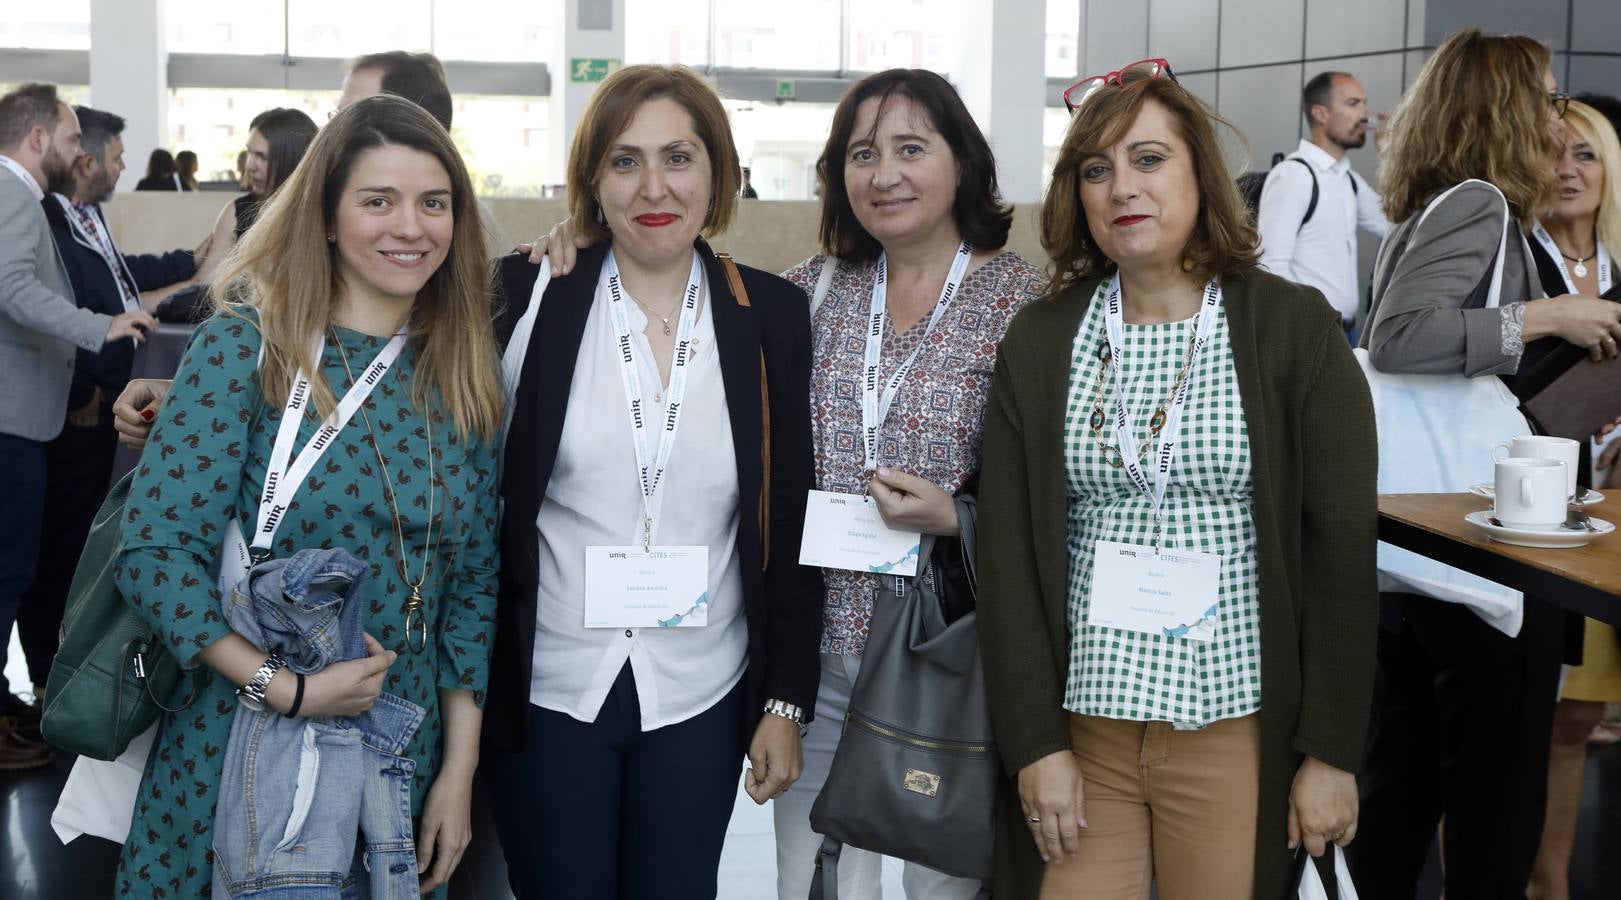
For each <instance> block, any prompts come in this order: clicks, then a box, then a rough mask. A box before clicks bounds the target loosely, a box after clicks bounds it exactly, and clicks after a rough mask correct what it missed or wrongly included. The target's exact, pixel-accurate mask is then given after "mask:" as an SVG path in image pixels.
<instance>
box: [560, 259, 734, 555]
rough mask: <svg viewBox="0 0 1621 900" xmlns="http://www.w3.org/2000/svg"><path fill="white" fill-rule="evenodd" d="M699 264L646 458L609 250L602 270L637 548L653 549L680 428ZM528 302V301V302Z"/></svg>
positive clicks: (630, 348)
mask: <svg viewBox="0 0 1621 900" xmlns="http://www.w3.org/2000/svg"><path fill="white" fill-rule="evenodd" d="M703 276H704V268H703V262H702V260H701V259H700V257H699V256H698V254H697V253H696V252H694V253H693V254H692V274H691V275H689V276H688V277H687V289H686V290H685V291H684V292H682V295H681V323H680V325H679V326H677V328H676V334H675V358H674V360H673V361H672V362H671V364H670V388H669V390H667V391H665V397H664V400H665V403H664V427H663V428H661V429H660V432H659V446H658V455H657V456H656V457H650V455H649V452H648V440H647V417H646V414H645V413H644V412H643V403H642V376H641V373H640V371H638V370H637V368H636V351H635V342H634V341H633V340H632V339H631V333H630V317H629V315H627V313H626V305H625V295H624V288H623V287H622V286H621V284H620V278H619V263H618V262H617V261H616V260H615V259H614V254H613V251H612V250H609V251H608V259H607V261H606V262H605V263H604V264H603V267H602V278H603V280H604V281H605V282H606V284H607V288H608V309H609V310H610V311H611V312H612V313H613V324H614V331H615V340H614V346H615V348H616V349H617V350H618V351H619V375H620V381H621V382H623V383H624V387H625V406H626V408H627V409H628V410H629V412H630V433H631V438H632V441H633V443H634V446H635V448H636V468H637V473H638V475H639V480H640V482H641V488H642V549H643V550H648V549H651V548H652V545H653V526H654V523H655V521H656V520H657V519H658V511H659V508H660V506H661V504H662V502H663V494H662V493H661V492H660V488H662V487H663V486H664V470H665V469H666V468H667V467H668V466H669V464H670V451H671V449H673V448H674V447H675V431H676V426H678V425H679V424H680V423H681V401H682V399H683V398H685V397H686V394H687V366H688V364H690V363H691V362H692V332H693V329H694V328H695V327H696V326H697V322H698V295H699V292H700V289H701V287H702V284H703ZM531 302H533V301H531Z"/></svg>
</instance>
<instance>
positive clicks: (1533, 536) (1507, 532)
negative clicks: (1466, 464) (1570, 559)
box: [1463, 509, 1615, 549]
mask: <svg viewBox="0 0 1621 900" xmlns="http://www.w3.org/2000/svg"><path fill="white" fill-rule="evenodd" d="M1491 514H1492V511H1491V510H1489V509H1483V510H1480V511H1479V512H1472V513H1469V514H1468V515H1466V516H1464V517H1463V520H1464V521H1465V522H1468V523H1469V524H1470V525H1473V526H1475V527H1476V528H1479V529H1480V530H1481V531H1483V532H1485V533H1486V536H1487V537H1489V538H1491V539H1492V540H1494V541H1497V542H1498V543H1501V544H1517V545H1519V546H1521V547H1543V548H1547V549H1563V548H1568V547H1581V546H1585V545H1586V544H1587V542H1589V541H1591V540H1592V539H1594V538H1598V537H1603V536H1605V535H1607V534H1609V533H1610V532H1612V531H1615V526H1614V525H1613V524H1611V523H1609V522H1607V521H1605V520H1603V519H1600V518H1597V517H1594V518H1593V519H1592V522H1593V527H1594V528H1596V529H1598V530H1597V531H1573V530H1571V529H1569V528H1566V527H1565V526H1564V525H1504V526H1497V525H1493V524H1492V523H1491V522H1488V521H1487V518H1488V517H1489V516H1491Z"/></svg>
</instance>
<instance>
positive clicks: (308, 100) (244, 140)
mask: <svg viewBox="0 0 1621 900" xmlns="http://www.w3.org/2000/svg"><path fill="white" fill-rule="evenodd" d="M333 87H334V88H336V87H337V85H336V84H334V85H333ZM278 106H285V107H292V108H294V109H298V110H301V111H303V113H304V114H305V115H307V116H309V117H310V118H311V119H313V120H315V124H317V125H321V124H323V123H325V122H326V120H327V116H328V115H329V114H331V113H332V112H333V111H335V110H336V109H337V108H338V92H337V91H336V90H331V91H302V92H301V91H283V90H248V89H242V88H171V89H170V90H169V142H168V144H167V146H166V149H167V150H169V151H170V152H172V153H179V152H180V151H181V150H190V151H192V152H193V153H196V154H197V180H198V181H235V180H236V156H237V154H238V153H241V152H242V151H243V150H245V149H247V145H248V123H250V122H252V121H253V117H254V116H257V115H258V114H260V113H262V112H264V111H265V110H267V109H274V108H275V107H278ZM137 164H139V165H145V163H144V162H141V161H139V160H130V165H131V166H132V167H134V166H136V165H137Z"/></svg>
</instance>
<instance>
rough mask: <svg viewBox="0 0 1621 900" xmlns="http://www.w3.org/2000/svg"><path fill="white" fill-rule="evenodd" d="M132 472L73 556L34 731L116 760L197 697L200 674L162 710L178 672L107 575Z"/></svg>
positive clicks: (119, 541) (117, 548)
mask: <svg viewBox="0 0 1621 900" xmlns="http://www.w3.org/2000/svg"><path fill="white" fill-rule="evenodd" d="M133 478H134V473H133V472H132V473H130V474H128V475H125V476H124V477H123V478H120V479H119V480H118V483H117V484H115V485H113V489H112V491H111V492H110V493H109V494H108V495H107V499H106V501H105V502H103V503H102V504H101V509H100V510H98V511H97V512H96V520H95V524H94V525H93V526H91V528H90V537H89V538H88V539H87V540H86V541H85V544H84V551H83V553H81V554H80V556H79V567H78V569H76V570H75V571H74V573H73V587H72V588H71V589H70V590H69V591H68V600H67V610H66V611H65V613H64V614H63V616H62V633H61V641H62V642H61V646H60V647H59V648H58V649H57V651H56V658H55V659H53V660H52V661H51V674H50V677H49V679H48V680H47V681H46V686H45V711H44V718H43V721H42V722H41V724H40V730H41V732H42V733H43V734H44V736H45V739H46V740H47V741H50V742H51V743H52V744H54V745H55V746H57V747H60V748H62V749H63V750H67V751H70V752H72V753H77V754H79V755H80V756H88V757H91V758H92V759H106V760H112V759H117V758H118V756H119V755H120V754H121V753H123V752H124V750H125V748H126V747H128V746H129V742H130V741H131V740H133V739H134V738H135V737H136V736H137V735H139V734H140V733H141V732H143V731H145V730H146V729H148V728H150V727H151V726H152V723H154V722H156V721H157V719H158V714H159V713H160V712H179V711H180V710H183V709H185V708H186V707H187V706H190V705H191V702H192V700H194V699H195V698H196V697H197V695H198V693H199V692H200V687H201V679H202V674H203V673H202V669H201V667H199V668H198V669H196V670H195V671H194V672H193V673H192V684H191V690H190V691H189V692H188V694H187V696H186V698H185V699H184V700H182V701H181V703H180V705H179V706H177V707H172V708H171V707H169V706H165V705H164V701H165V700H167V699H168V698H169V697H170V696H171V695H173V694H174V692H175V686H176V684H178V683H179V681H180V678H181V675H182V670H181V668H180V663H179V662H178V661H177V660H176V659H175V658H174V655H173V654H171V653H170V652H169V651H168V650H167V649H166V648H165V647H164V646H163V641H162V639H161V637H160V636H159V635H157V634H155V633H153V631H152V627H151V626H150V625H148V624H146V622H145V621H144V620H143V619H142V618H141V616H140V615H139V614H138V613H136V611H135V609H134V608H133V607H132V606H130V605H129V604H128V603H126V602H125V601H124V596H123V594H121V593H119V590H118V585H117V584H116V583H114V581H113V568H114V567H115V566H116V565H117V564H118V555H119V553H120V552H122V551H123V549H124V540H123V531H122V529H123V523H124V502H125V500H127V499H128V497H129V487H130V481H131V480H132V479H133Z"/></svg>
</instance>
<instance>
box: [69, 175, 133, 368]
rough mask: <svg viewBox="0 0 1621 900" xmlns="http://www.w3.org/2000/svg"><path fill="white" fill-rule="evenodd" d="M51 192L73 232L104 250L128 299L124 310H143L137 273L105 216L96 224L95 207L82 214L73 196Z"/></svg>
mask: <svg viewBox="0 0 1621 900" xmlns="http://www.w3.org/2000/svg"><path fill="white" fill-rule="evenodd" d="M51 196H52V197H55V198H56V202H57V204H58V205H59V206H61V207H62V214H63V215H64V216H66V217H67V221H68V227H70V228H72V229H73V232H74V233H75V234H77V235H78V236H79V238H80V239H81V240H83V241H85V242H86V243H94V244H95V250H96V252H97V253H99V254H101V260H102V262H105V263H106V264H107V269H108V271H110V272H111V273H112V276H113V283H114V284H116V285H118V294H119V297H120V298H121V299H122V300H123V302H124V312H137V311H139V310H140V308H141V301H140V294H139V291H138V290H137V289H136V286H135V282H134V276H132V275H130V274H129V269H128V268H127V267H126V266H125V265H124V257H123V256H122V255H121V254H120V253H119V252H118V248H117V247H115V246H113V236H112V232H110V231H108V230H107V222H106V220H105V219H103V220H102V221H101V223H100V225H96V224H94V219H95V215H96V214H95V212H94V210H93V209H87V210H86V212H85V213H84V215H83V216H82V217H81V215H80V213H79V210H78V208H77V207H75V206H74V205H73V201H72V200H69V199H68V198H67V197H64V196H62V195H61V194H52V195H51ZM84 218H90V219H91V220H92V227H94V228H95V229H96V231H95V233H94V234H91V233H90V232H89V231H88V230H87V229H86V228H85V226H84ZM137 343H139V341H137Z"/></svg>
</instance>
